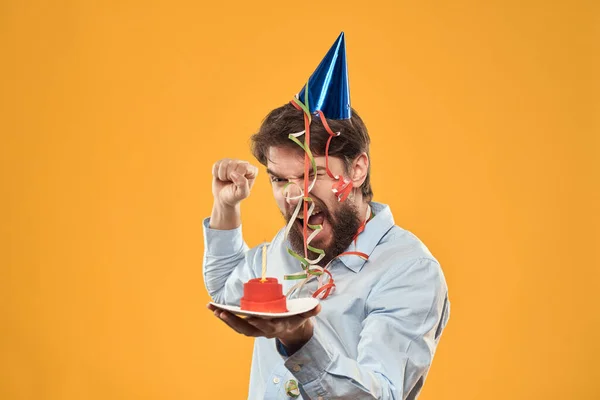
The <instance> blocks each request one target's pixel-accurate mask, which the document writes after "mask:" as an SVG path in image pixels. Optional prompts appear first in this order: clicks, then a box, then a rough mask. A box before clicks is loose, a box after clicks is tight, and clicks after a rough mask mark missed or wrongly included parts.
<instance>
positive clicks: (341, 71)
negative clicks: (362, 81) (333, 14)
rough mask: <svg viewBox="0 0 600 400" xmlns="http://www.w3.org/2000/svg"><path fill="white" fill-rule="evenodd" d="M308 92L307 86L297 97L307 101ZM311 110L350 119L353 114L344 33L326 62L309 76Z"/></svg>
mask: <svg viewBox="0 0 600 400" xmlns="http://www.w3.org/2000/svg"><path fill="white" fill-rule="evenodd" d="M305 95H306V85H305V86H304V87H303V88H302V90H300V92H299V93H298V99H299V100H300V101H301V102H302V103H304V104H306V98H305ZM308 109H309V110H310V112H311V113H314V112H316V111H319V110H320V111H322V112H323V114H324V115H325V117H326V118H328V119H348V118H350V117H351V116H352V112H351V109H350V88H349V86H348V66H347V64H346V41H345V40H344V32H342V33H340V36H338V38H337V40H336V41H335V43H334V44H333V46H331V49H329V51H328V52H327V54H326V55H325V58H323V61H321V63H320V64H319V66H318V67H317V69H316V70H315V72H313V74H312V75H311V76H310V78H308Z"/></svg>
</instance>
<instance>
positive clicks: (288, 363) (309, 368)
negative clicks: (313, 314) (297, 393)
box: [278, 329, 334, 385]
mask: <svg viewBox="0 0 600 400" xmlns="http://www.w3.org/2000/svg"><path fill="white" fill-rule="evenodd" d="M278 350H279V346H278ZM280 354H281V352H280ZM333 360H334V356H333V354H331V353H330V352H329V350H328V349H327V347H326V346H325V345H324V343H323V341H322V340H321V338H320V337H319V335H318V333H317V330H316V329H315V333H314V334H313V337H312V338H311V339H310V340H309V341H308V342H306V344H305V345H304V346H302V347H301V348H300V349H299V350H298V351H296V352H295V353H294V354H292V355H291V356H290V357H288V358H287V359H286V360H285V363H284V364H285V367H286V368H287V369H288V370H289V371H290V372H291V373H292V374H293V375H294V377H295V378H296V379H297V380H298V382H299V383H301V384H302V385H306V384H308V383H310V382H312V381H314V380H316V379H319V378H320V377H321V376H323V374H324V373H325V372H326V370H327V368H328V367H329V366H330V365H331V363H332V362H333Z"/></svg>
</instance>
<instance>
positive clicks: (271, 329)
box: [246, 318, 286, 337]
mask: <svg viewBox="0 0 600 400" xmlns="http://www.w3.org/2000/svg"><path fill="white" fill-rule="evenodd" d="M246 322H248V323H249V324H250V325H252V326H254V327H255V328H257V329H258V330H259V331H261V332H263V333H264V334H265V336H267V337H269V336H275V335H276V334H277V332H282V331H283V330H285V329H286V324H285V322H284V321H281V319H279V318H277V319H263V318H248V319H246Z"/></svg>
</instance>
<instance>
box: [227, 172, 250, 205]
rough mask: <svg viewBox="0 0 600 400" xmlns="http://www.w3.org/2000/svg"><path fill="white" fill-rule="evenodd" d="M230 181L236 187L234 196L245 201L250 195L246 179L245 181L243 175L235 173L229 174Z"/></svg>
mask: <svg viewBox="0 0 600 400" xmlns="http://www.w3.org/2000/svg"><path fill="white" fill-rule="evenodd" d="M231 179H232V180H233V183H234V184H235V186H236V187H237V191H236V196H238V197H239V198H242V199H245V198H246V197H248V196H249V195H250V184H249V183H248V179H246V178H245V177H244V176H243V175H240V174H238V173H237V172H232V173H231Z"/></svg>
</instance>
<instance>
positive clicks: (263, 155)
mask: <svg viewBox="0 0 600 400" xmlns="http://www.w3.org/2000/svg"><path fill="white" fill-rule="evenodd" d="M327 123H328V125H329V127H330V128H331V130H332V131H333V132H341V134H340V135H339V136H336V137H334V138H333V139H332V140H331V144H330V145H329V155H330V156H332V157H338V158H340V159H341V160H342V161H343V162H344V166H345V168H346V172H348V171H349V170H350V166H351V165H352V161H354V159H355V158H356V157H358V156H359V155H360V154H361V153H363V152H365V153H367V156H369V143H370V139H369V132H368V131H367V127H366V126H365V124H364V122H363V120H362V119H361V118H360V116H359V115H358V113H357V112H356V111H355V110H354V109H352V117H351V118H350V119H341V120H333V119H330V120H327ZM303 130H304V112H303V111H301V110H298V109H296V107H294V106H293V105H292V104H290V103H287V104H285V105H283V106H281V107H279V108H276V109H274V110H273V111H271V112H270V113H269V114H268V115H267V116H266V118H265V119H264V121H263V122H262V125H261V126H260V129H259V130H258V132H257V133H255V134H254V135H252V138H251V139H250V140H251V142H252V154H253V155H254V157H256V159H257V160H258V162H260V163H261V164H263V165H265V166H266V165H267V161H268V159H267V155H268V153H269V148H270V147H271V146H275V147H288V148H297V149H298V150H301V149H300V147H298V145H297V144H295V143H294V142H293V141H291V140H290V139H289V138H288V135H289V134H290V133H297V132H300V131H303ZM327 139H329V133H327V131H326V130H325V127H324V126H323V124H322V123H321V119H320V118H319V117H318V116H315V117H313V118H312V123H311V124H310V150H311V151H312V153H313V155H315V156H324V155H325V145H326V144H327ZM301 141H302V140H301ZM370 161H371V159H370V157H369V168H368V170H367V177H366V179H365V181H364V182H363V184H362V186H361V192H362V195H363V197H364V198H365V200H366V201H371V199H372V198H373V190H372V189H371V163H370Z"/></svg>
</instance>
